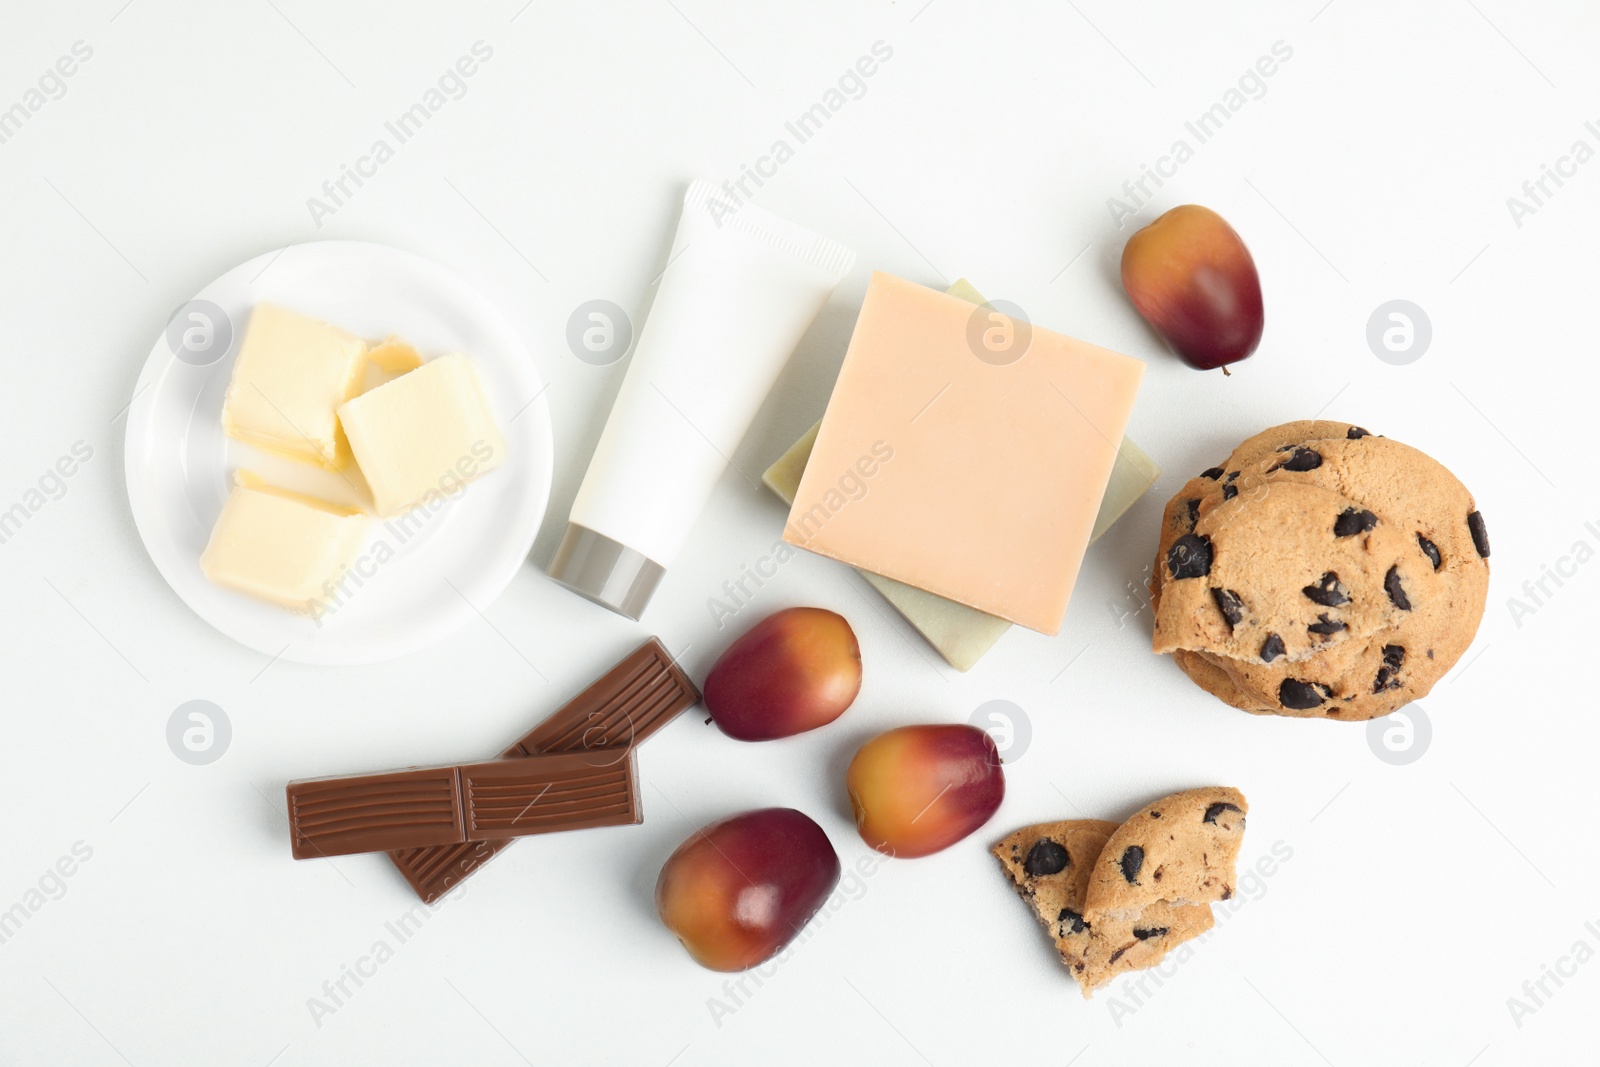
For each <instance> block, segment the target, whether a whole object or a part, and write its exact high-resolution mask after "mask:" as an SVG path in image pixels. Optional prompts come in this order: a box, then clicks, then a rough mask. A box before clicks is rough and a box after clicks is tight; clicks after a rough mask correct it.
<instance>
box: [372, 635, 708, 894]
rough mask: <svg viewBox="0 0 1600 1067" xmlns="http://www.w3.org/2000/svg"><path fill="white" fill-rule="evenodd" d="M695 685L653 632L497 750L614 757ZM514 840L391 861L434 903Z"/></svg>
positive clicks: (397, 854) (685, 702)
mask: <svg viewBox="0 0 1600 1067" xmlns="http://www.w3.org/2000/svg"><path fill="white" fill-rule="evenodd" d="M699 700H700V691H699V690H698V689H696V688H695V687H694V683H693V682H691V681H690V680H689V676H688V675H687V674H685V673H684V672H683V670H682V668H680V667H679V666H678V665H677V663H676V662H674V661H673V659H672V656H671V654H670V653H668V652H667V650H666V648H665V647H664V646H663V645H662V644H661V642H660V641H658V640H656V639H655V638H653V637H652V638H651V639H650V640H648V641H646V642H645V643H644V644H642V645H640V646H639V647H638V648H636V649H634V650H633V652H631V653H630V654H629V655H628V656H627V657H625V658H624V659H623V660H622V661H621V662H620V663H618V664H617V665H616V666H614V667H612V668H611V669H610V670H608V671H607V672H606V673H605V674H603V675H601V676H600V677H599V678H598V679H596V680H595V682H594V683H593V684H591V685H590V686H589V687H588V688H587V689H585V690H584V691H583V692H581V693H579V694H578V695H577V696H575V697H573V698H572V699H571V700H570V701H568V702H567V703H566V704H564V705H562V706H561V707H560V708H559V709H557V710H556V711H555V712H554V713H553V714H551V715H550V717H549V718H547V719H545V720H544V721H543V722H541V723H540V724H539V725H538V726H536V727H534V728H533V730H532V732H530V733H528V734H526V735H524V736H523V738H522V739H521V740H520V741H518V742H517V743H516V744H514V745H512V746H511V747H510V748H508V749H506V750H505V751H504V752H502V753H501V754H500V758H501V759H522V758H524V757H527V756H537V755H540V754H542V753H546V752H586V753H589V754H590V759H591V760H594V761H595V762H597V763H602V762H613V761H615V760H619V759H621V758H622V755H623V754H624V753H626V752H631V751H633V750H634V748H636V747H637V746H638V745H640V744H643V743H644V741H645V740H646V739H648V738H649V737H650V736H651V735H653V734H655V733H656V731H658V730H660V729H661V728H662V727H664V726H666V725H667V724H668V723H670V722H671V721H672V720H673V719H675V718H677V717H678V716H679V715H680V714H681V713H682V712H683V711H684V709H686V708H689V707H691V706H693V705H694V704H697V703H699ZM510 844H511V839H510V838H496V839H493V840H486V841H465V842H462V843H460V844H449V845H435V846H431V847H426V848H410V849H401V850H396V851H392V852H390V853H389V859H391V860H393V861H394V865H395V866H396V867H398V868H399V869H400V873H401V874H403V875H405V879H406V881H407V882H409V883H410V884H411V888H412V889H415V890H416V891H417V896H419V897H421V898H422V902H423V903H424V904H432V903H433V902H434V901H436V900H438V899H439V898H440V897H442V896H444V895H445V894H446V893H448V892H450V890H452V889H454V888H455V887H456V886H458V885H460V884H461V882H462V881H463V880H464V879H466V878H469V877H471V876H472V875H473V874H474V873H475V872H477V871H478V870H479V869H480V868H481V867H483V865H484V864H486V863H488V862H489V861H490V860H492V859H494V858H495V856H497V855H499V854H500V853H501V852H502V851H504V850H505V849H506V848H507V847H508V846H509V845H510Z"/></svg>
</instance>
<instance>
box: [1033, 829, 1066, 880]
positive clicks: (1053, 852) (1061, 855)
mask: <svg viewBox="0 0 1600 1067" xmlns="http://www.w3.org/2000/svg"><path fill="white" fill-rule="evenodd" d="M1068 862H1070V861H1069V858H1068V856H1067V850H1066V849H1064V848H1062V847H1061V846H1060V845H1058V844H1057V843H1056V842H1054V841H1052V840H1050V839H1049V838H1048V837H1041V838H1039V840H1037V841H1035V842H1034V843H1033V847H1032V848H1030V849H1029V850H1028V858H1027V859H1026V860H1024V861H1023V863H1022V869H1023V871H1024V872H1025V873H1026V874H1027V875H1028V877H1030V878H1041V877H1043V876H1044V875H1047V874H1060V873H1061V872H1062V871H1064V870H1066V869H1067V864H1068Z"/></svg>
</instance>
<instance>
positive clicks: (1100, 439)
mask: <svg viewBox="0 0 1600 1067" xmlns="http://www.w3.org/2000/svg"><path fill="white" fill-rule="evenodd" d="M993 330H1001V331H1007V332H1009V333H1010V335H1011V336H1013V337H1018V338H1021V337H1026V338H1028V343H1027V345H1026V347H1025V348H1020V347H1019V350H1017V351H1015V353H1014V355H1013V356H1012V357H1011V358H1000V359H997V358H991V357H992V356H993V353H992V352H988V351H983V350H982V346H981V345H980V343H979V339H980V338H986V337H987V336H988V334H989V332H990V331H993ZM1143 374H1144V365H1143V364H1142V363H1140V362H1139V361H1138V360H1135V359H1131V358H1129V357H1127V356H1123V355H1119V354H1117V353H1115V352H1111V351H1108V350H1106V349H1103V348H1098V347H1096V346H1094V345H1090V344H1086V343H1084V342H1082V341H1078V340H1075V339H1073V338H1070V337H1065V336H1063V335H1061V334H1057V333H1053V332H1051V331H1048V330H1045V329H1042V328H1040V327H1038V326H1032V327H1027V326H1025V325H1024V324H1018V323H1012V322H1010V321H1009V320H1007V319H1005V317H1004V316H1001V315H1000V314H999V313H998V312H995V311H993V310H992V309H987V308H976V307H974V305H972V304H970V303H968V302H966V301H963V300H961V299H960V298H958V297H955V296H950V295H948V294H945V293H940V292H936V291H934V290H931V289H927V288H924V287H923V286H919V285H916V284H914V283H912V282H908V281H905V280H904V279H901V278H895V277H893V276H891V275H887V274H881V273H879V274H874V275H873V277H872V280H871V282H870V283H869V285H868V287H867V295H866V298H865V300H864V301H863V303H862V308H861V313H860V316H859V317H858V318H857V321H856V328H855V332H854V334H853V335H852V336H851V340H850V347H849V350H848V351H847V352H846V354H845V359H844V365H843V367H842V368H841V370H840V372H839V380H838V382H837V383H836V384H835V386H834V391H833V396H832V398H831V399H830V400H829V403H828V409H827V412H826V413H825V414H824V416H823V419H822V425H821V428H820V429H819V430H818V432H817V440H816V444H815V447H814V448H813V450H812V455H811V459H810V462H809V463H808V464H807V465H806V469H805V474H804V475H803V476H802V478H801V481H800V487H799V490H798V492H797V494H796V497H795V502H794V506H793V507H792V508H791V510H790V515H789V522H788V523H787V524H786V526H785V528H784V539H785V540H786V541H789V542H790V543H791V544H795V545H797V546H798V547H801V548H806V549H809V550H811V551H814V552H818V553H820V554H822V555H826V556H830V557H832V558H835V559H838V560H841V561H843V562H846V563H850V564H852V565H854V566H857V567H860V568H862V569H864V570H868V571H872V572H874V573H876V574H881V575H883V576H885V577H889V578H894V579H896V580H898V581H902V582H905V583H906V584H908V585H912V586H914V587H916V588H918V589H923V590H926V591H927V592H930V593H935V594H937V595H940V596H943V597H946V598H948V599H951V600H956V601H959V602H960V603H963V604H966V605H968V606H969V607H974V608H977V609H979V610H981V611H984V612H986V613H988V614H991V615H997V616H1000V617H1001V618H1004V619H1007V620H1009V621H1011V622H1014V623H1018V624H1020V625H1023V626H1027V627H1029V628H1030V629H1034V630H1038V631H1040V632H1041V633H1046V634H1054V633H1056V632H1058V631H1059V630H1060V627H1061V621H1062V618H1063V616H1064V614H1065V612H1066V607H1067V601H1068V599H1069V598H1070V596H1071V593H1072V586H1073V584H1074V582H1075V581H1076V578H1077V573H1078V568H1079V566H1080V565H1081V563H1082V559H1083V554H1084V551H1085V549H1086V548H1087V547H1088V544H1089V538H1090V535H1091V533H1092V532H1093V528H1094V523H1095V517H1096V515H1097V514H1098V512H1099V507H1100V501H1101V498H1102V497H1103V496H1104V494H1105V490H1106V486H1107V484H1108V483H1109V481H1110V478H1111V473H1112V469H1113V467H1114V466H1115V463H1116V458H1117V452H1118V444H1119V442H1121V440H1122V437H1123V433H1124V430H1125V428H1126V426H1127V422H1128V418H1129V415H1130V414H1131V412H1132V409H1133V402H1134V398H1135V396H1136V395H1137V392H1138V388H1139V383H1140V380H1141V379H1142V377H1143Z"/></svg>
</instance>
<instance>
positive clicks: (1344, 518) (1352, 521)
mask: <svg viewBox="0 0 1600 1067" xmlns="http://www.w3.org/2000/svg"><path fill="white" fill-rule="evenodd" d="M1376 525H1378V516H1376V515H1374V514H1373V513H1372V512H1370V511H1367V510H1366V509H1364V508H1345V509H1344V510H1343V511H1341V512H1339V517H1338V518H1337V519H1334V520H1333V536H1335V537H1354V536H1355V535H1356V534H1358V533H1366V532H1367V531H1368V530H1370V529H1372V528H1373V527H1374V526H1376Z"/></svg>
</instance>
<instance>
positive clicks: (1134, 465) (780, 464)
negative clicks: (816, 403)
mask: <svg viewBox="0 0 1600 1067" xmlns="http://www.w3.org/2000/svg"><path fill="white" fill-rule="evenodd" d="M945 292H947V293H949V294H950V295H951V296H955V297H960V298H961V299H962V300H966V301H968V302H970V303H973V304H981V303H983V302H984V300H983V295H982V294H981V293H979V292H978V290H976V289H974V288H973V287H972V285H971V284H970V283H969V282H968V281H967V280H966V279H965V278H958V279H957V280H956V283H955V284H954V285H952V286H950V288H949V289H946V290H945ZM821 427H822V420H820V419H819V420H817V423H816V425H814V426H812V427H811V429H809V430H807V431H806V432H805V435H804V436H802V437H801V438H800V440H798V441H796V442H795V443H794V444H793V445H792V446H791V447H790V448H789V450H788V451H787V452H785V453H784V454H783V455H781V456H779V457H778V459H777V461H776V462H775V463H773V464H772V466H770V467H768V468H767V470H766V473H764V474H762V476H761V481H762V482H763V483H764V484H765V485H766V487H767V488H768V489H770V490H772V491H773V492H774V493H775V494H777V496H778V497H779V499H781V500H782V501H783V502H784V503H785V504H793V503H794V495H795V493H796V492H797V491H799V489H800V476H801V475H802V474H803V473H805V469H806V462H807V461H808V460H809V459H810V458H811V449H812V447H813V446H814V445H815V444H816V443H817V430H819V429H820V428H821ZM1159 477H1161V468H1160V467H1158V466H1156V463H1155V461H1154V460H1153V459H1151V458H1150V457H1149V456H1148V455H1147V454H1146V453H1145V451H1144V449H1142V448H1140V447H1139V446H1138V445H1136V444H1134V443H1133V441H1131V440H1130V439H1128V438H1126V437H1124V438H1123V439H1122V445H1121V446H1120V447H1119V448H1118V449H1117V461H1116V464H1115V465H1114V466H1113V467H1112V468H1111V480H1110V481H1109V482H1108V483H1107V484H1106V493H1105V496H1104V497H1102V498H1101V500H1100V511H1099V514H1097V515H1096V516H1095V520H1094V532H1093V533H1092V534H1091V535H1090V537H1089V540H1090V542H1091V543H1093V542H1094V541H1097V540H1099V538H1100V535H1101V534H1103V533H1105V532H1106V531H1107V530H1109V529H1110V528H1111V524H1112V523H1114V522H1116V521H1117V520H1118V519H1120V518H1122V516H1123V515H1124V514H1125V513H1126V512H1127V510H1128V509H1129V508H1131V507H1133V504H1134V502H1135V501H1136V500H1138V499H1139V498H1140V497H1141V496H1143V495H1144V494H1145V492H1146V490H1148V489H1149V488H1150V487H1151V486H1152V485H1154V484H1155V483H1156V479H1157V478H1159ZM857 570H858V571H859V573H860V574H861V576H862V577H863V578H865V579H866V580H867V581H868V582H869V583H871V585H872V587H873V588H874V589H876V590H877V591H878V592H879V593H881V594H883V598H884V599H885V600H887V601H888V602H889V603H890V604H893V605H894V607H895V610H897V611H898V612H900V614H901V615H904V616H905V618H906V621H907V622H909V623H910V624H911V625H912V626H913V627H915V628H916V630H917V632H918V633H920V634H921V635H922V636H923V637H925V638H927V640H928V643H929V644H931V645H932V646H933V647H934V648H935V649H937V650H938V652H939V655H941V656H943V657H944V659H945V662H947V663H949V664H950V666H952V667H954V668H955V669H956V670H958V671H965V670H970V669H971V667H972V665H973V664H974V663H977V662H978V660H980V659H982V658H983V655H984V653H986V652H988V651H989V650H990V649H991V648H993V647H994V643H995V642H996V641H998V640H1000V636H1001V635H1002V634H1004V633H1005V632H1006V631H1007V630H1009V629H1010V628H1011V624H1010V623H1009V622H1007V621H1006V620H1004V619H1002V618H999V617H997V616H994V615H990V614H989V613H987V612H983V611H979V610H978V609H977V608H971V607H968V606H967V605H965V604H961V603H957V602H956V601H954V600H950V599H948V598H947V597H942V596H938V595H937V594H934V593H930V592H928V591H926V590H924V589H918V588H917V587H916V586H914V585H907V584H906V583H904V582H897V581H895V580H894V579H893V578H885V577H884V576H883V575H881V574H874V573H872V572H871V571H864V570H861V569H860V568H857Z"/></svg>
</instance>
